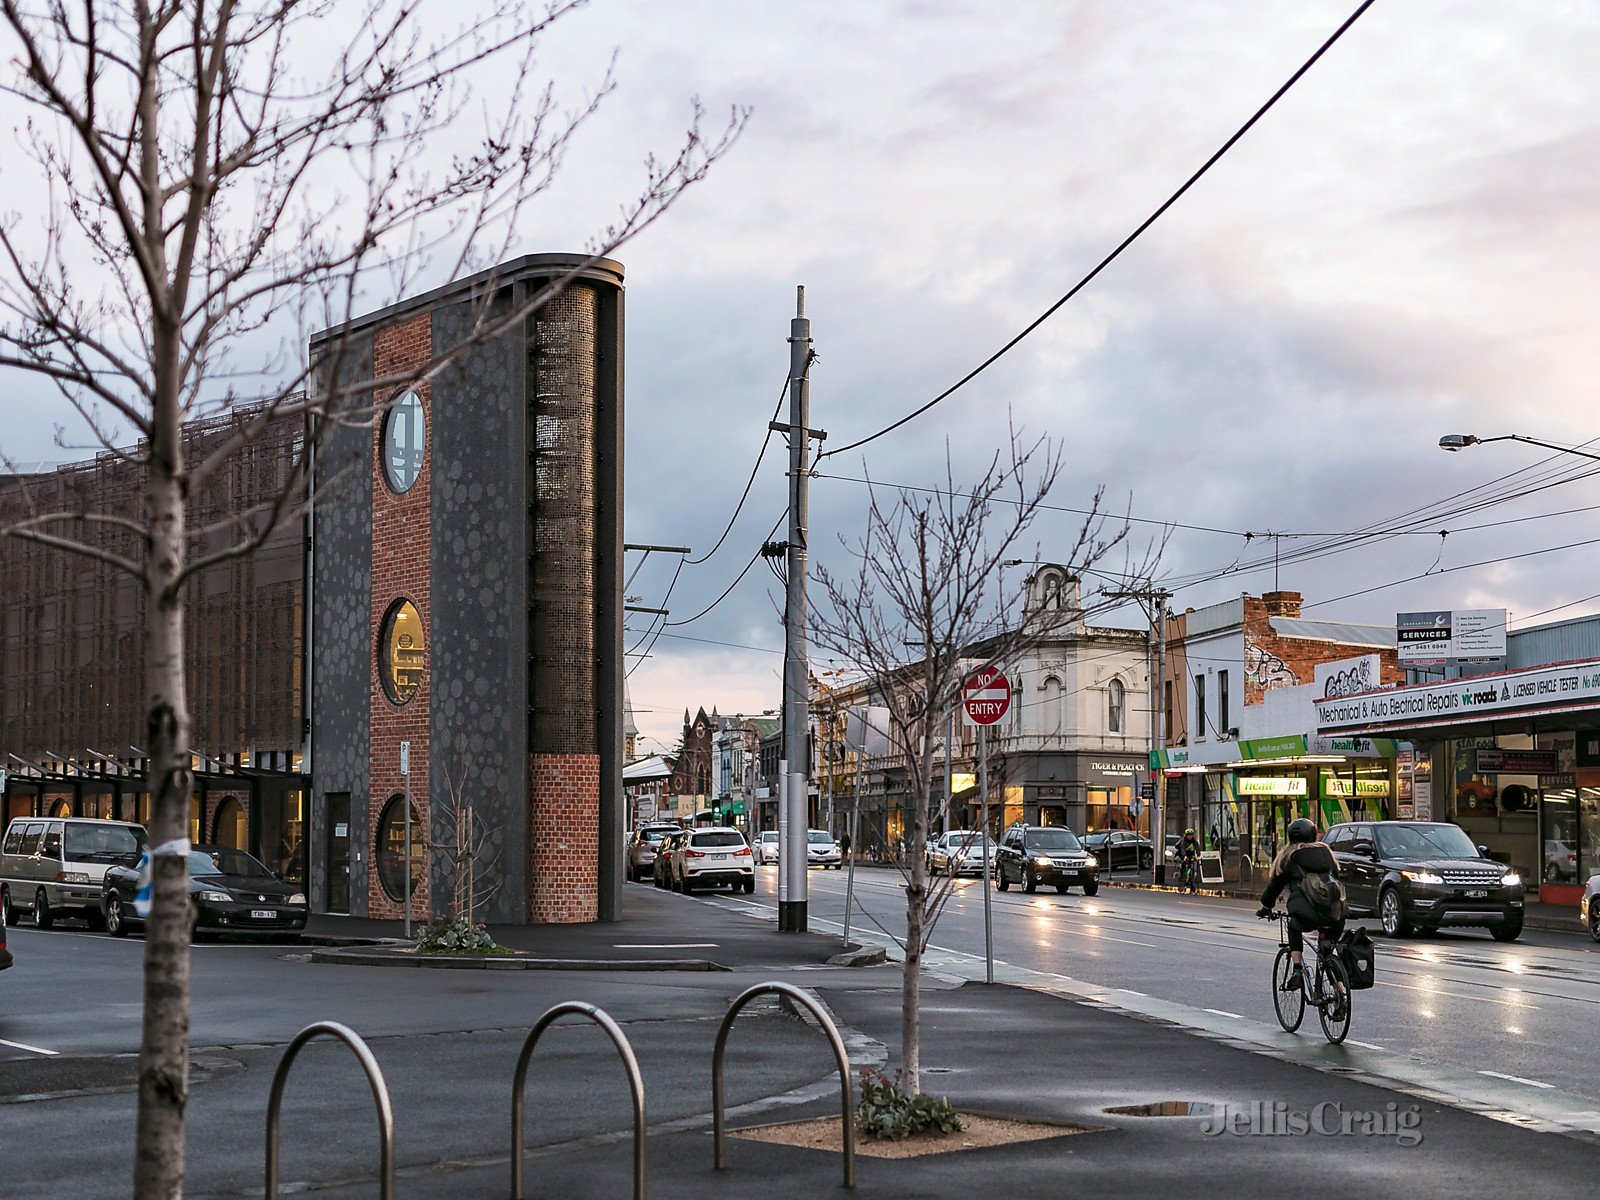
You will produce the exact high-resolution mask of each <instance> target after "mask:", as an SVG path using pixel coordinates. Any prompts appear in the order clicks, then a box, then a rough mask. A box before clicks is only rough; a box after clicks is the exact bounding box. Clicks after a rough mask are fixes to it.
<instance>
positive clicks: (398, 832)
mask: <svg viewBox="0 0 1600 1200" xmlns="http://www.w3.org/2000/svg"><path fill="white" fill-rule="evenodd" d="M425 832H426V831H425V830H424V829H423V827H422V820H421V818H420V817H419V815H418V813H417V806H416V805H415V804H413V805H412V806H411V869H410V870H409V871H408V870H407V869H406V801H405V797H404V796H392V797H390V798H389V801H388V803H386V804H385V805H384V806H383V815H382V816H380V817H379V818H378V854H377V858H378V882H379V884H381V885H382V887H383V892H384V895H386V896H388V897H389V899H391V900H400V899H403V898H404V896H405V889H406V877H407V875H409V876H410V884H411V891H413V892H415V891H416V890H417V885H418V884H419V883H421V882H422V863H423V859H424V858H425V857H426V853H427V846H426V844H425V842H426V839H425V838H424V836H423V835H424V833H425Z"/></svg>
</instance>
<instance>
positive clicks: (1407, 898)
mask: <svg viewBox="0 0 1600 1200" xmlns="http://www.w3.org/2000/svg"><path fill="white" fill-rule="evenodd" d="M1323 841H1325V842H1327V844H1328V849H1330V850H1332V851H1333V855H1334V858H1335V859H1337V860H1338V863H1339V878H1340V880H1341V881H1342V882H1343V883H1344V887H1345V893H1346V895H1345V908H1346V910H1347V911H1348V912H1349V914H1350V915H1352V916H1361V915H1376V916H1377V918H1378V920H1379V921H1380V922H1381V923H1382V925H1383V931H1384V933H1386V934H1388V935H1389V936H1390V937H1404V936H1405V935H1406V934H1407V933H1410V932H1411V931H1412V930H1413V929H1417V930H1424V931H1429V932H1431V931H1433V930H1436V929H1440V928H1442V927H1466V928H1472V927H1476V928H1479V929H1487V930H1488V931H1489V933H1490V934H1491V935H1492V936H1493V937H1494V938H1495V940H1496V941H1501V942H1510V941H1515V940H1516V938H1517V937H1518V935H1520V934H1521V933H1522V916H1523V902H1524V897H1523V887H1522V876H1521V875H1519V874H1517V872H1515V871H1513V870H1512V869H1511V868H1510V867H1508V866H1506V865H1505V864H1504V863H1498V862H1495V861H1494V860H1493V859H1491V858H1489V857H1488V856H1487V855H1485V854H1484V853H1483V852H1482V851H1481V850H1480V848H1479V847H1477V846H1474V845H1473V844H1472V839H1471V838H1469V837H1468V836H1467V835H1466V833H1465V832H1464V831H1463V830H1462V829H1461V827H1460V826H1459V825H1451V824H1448V823H1446V822H1441V821H1356V822H1351V823H1350V824H1348V825H1335V826H1333V828H1331V829H1329V830H1328V832H1327V834H1326V835H1325V836H1324V838H1323Z"/></svg>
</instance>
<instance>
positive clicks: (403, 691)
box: [378, 600, 427, 704]
mask: <svg viewBox="0 0 1600 1200" xmlns="http://www.w3.org/2000/svg"><path fill="white" fill-rule="evenodd" d="M426 661H427V646H426V645H425V643H424V639H423V636H422V615H421V614H420V613H418V612H417V606H416V605H415V604H413V603H411V601H409V600H397V601H395V603H394V604H392V605H390V606H389V611H388V613H387V614H386V615H385V616H384V618H383V627H382V629H381V630H379V633H378V678H379V679H381V680H382V681H383V690H384V692H385V693H386V694H387V695H388V697H389V699H390V700H392V701H393V702H394V703H396V704H409V703H410V702H411V698H412V697H413V696H415V695H416V694H417V689H418V688H420V687H421V686H422V672H423V668H424V666H425V665H426Z"/></svg>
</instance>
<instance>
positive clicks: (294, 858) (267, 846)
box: [252, 784, 306, 884]
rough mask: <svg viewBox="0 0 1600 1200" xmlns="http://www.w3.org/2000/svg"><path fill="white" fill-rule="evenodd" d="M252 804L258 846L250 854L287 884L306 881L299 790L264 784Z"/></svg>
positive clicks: (303, 804) (302, 801)
mask: <svg viewBox="0 0 1600 1200" xmlns="http://www.w3.org/2000/svg"><path fill="white" fill-rule="evenodd" d="M254 803H255V804H256V805H257V806H258V807H259V809H260V811H261V815H260V831H259V832H260V837H261V844H260V845H259V846H258V847H256V848H255V849H254V850H253V851H252V853H253V854H255V856H256V857H257V858H259V859H260V860H261V861H262V862H264V863H265V864H266V865H267V866H268V867H269V868H270V869H272V870H274V871H276V872H277V873H278V874H279V875H281V876H282V877H283V878H284V880H285V881H286V882H289V883H300V884H303V883H304V882H305V880H306V847H305V799H304V793H303V792H301V791H300V790H299V789H298V788H282V789H280V788H278V787H275V786H269V785H267V784H263V785H262V788H261V791H260V793H259V794H258V796H257V798H256V800H255V801H254Z"/></svg>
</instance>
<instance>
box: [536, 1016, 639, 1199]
mask: <svg viewBox="0 0 1600 1200" xmlns="http://www.w3.org/2000/svg"><path fill="white" fill-rule="evenodd" d="M569 1015H570V1016H577V1017H584V1018H586V1019H588V1020H590V1021H593V1022H594V1023H595V1024H596V1025H598V1026H600V1028H601V1029H603V1030H605V1033H606V1036H607V1037H609V1038H610V1039H611V1044H612V1045H613V1046H615V1047H616V1048H617V1055H618V1057H620V1058H621V1059H622V1066H623V1069H624V1070H625V1071H627V1073H628V1090H629V1092H631V1093H632V1096H633V1200H644V1129H645V1126H644V1076H643V1075H641V1074H640V1073H639V1060H638V1059H637V1058H636V1057H634V1053H633V1046H632V1045H631V1044H630V1043H629V1041H628V1035H627V1034H625V1033H623V1032H622V1026H620V1025H618V1024H617V1023H616V1022H615V1021H614V1020H612V1019H611V1016H610V1014H609V1013H607V1012H606V1011H605V1010H604V1009H603V1008H596V1007H595V1006H594V1005H593V1004H585V1003H584V1002H583V1001H581V1000H563V1001H562V1002H561V1003H560V1004H557V1005H555V1006H554V1007H553V1008H550V1009H548V1010H546V1012H545V1014H544V1015H543V1016H542V1017H540V1018H539V1019H538V1020H537V1021H535V1022H534V1023H533V1029H532V1030H530V1031H529V1033H528V1037H527V1040H526V1041H524V1042H523V1043H522V1053H521V1054H519V1055H517V1073H516V1077H515V1078H514V1079H513V1081H512V1084H511V1200H522V1114H523V1092H524V1091H526V1089H527V1082H528V1061H529V1059H531V1058H532V1057H533V1047H534V1044H535V1043H536V1042H538V1040H539V1035H540V1034H542V1033H543V1032H544V1031H545V1030H546V1029H547V1028H548V1027H549V1026H550V1025H551V1024H553V1023H554V1022H555V1020H556V1019H557V1018H558V1017H564V1016H569Z"/></svg>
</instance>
